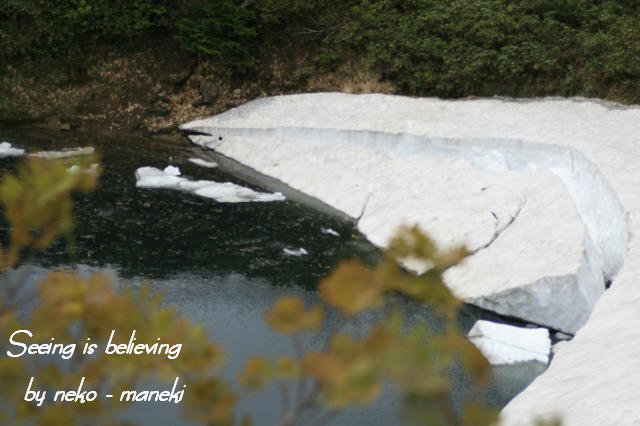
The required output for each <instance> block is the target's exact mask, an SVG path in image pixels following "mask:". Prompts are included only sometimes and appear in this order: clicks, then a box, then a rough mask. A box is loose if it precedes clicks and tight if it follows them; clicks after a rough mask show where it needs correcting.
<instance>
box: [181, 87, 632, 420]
mask: <svg viewBox="0 0 640 426" xmlns="http://www.w3.org/2000/svg"><path fill="white" fill-rule="evenodd" d="M267 112H268V113H267ZM300 126H308V127H307V128H304V127H300ZM185 127H186V128H194V129H195V128H200V129H202V130H204V129H208V130H204V131H205V132H207V131H209V133H211V134H215V135H218V134H220V135H222V136H225V135H228V134H232V133H233V134H237V135H240V134H244V135H249V136H250V135H254V136H267V135H270V136H272V137H277V135H280V136H282V135H283V134H285V135H286V136H287V137H294V136H295V137H298V136H302V138H304V136H305V135H307V137H308V138H309V137H316V138H317V139H323V138H329V137H331V136H333V140H334V142H335V141H336V140H341V141H343V142H344V143H351V144H355V143H362V141H369V142H368V143H374V142H375V141H376V140H377V139H376V138H377V136H379V135H381V134H382V133H383V132H384V135H385V138H386V139H385V140H386V142H385V144H386V146H387V147H388V148H389V149H391V148H392V147H394V146H395V147H396V148H397V149H400V148H402V145H403V142H404V141H409V142H411V141H413V142H416V143H414V144H413V145H412V146H413V147H418V144H417V142H420V141H422V143H423V144H424V145H425V146H428V147H430V149H434V148H435V147H438V148H439V149H440V148H442V149H444V148H447V147H451V150H452V151H456V150H457V151H462V152H466V153H469V156H470V157H475V158H478V159H481V160H482V161H478V162H477V163H476V164H479V163H483V162H485V163H491V164H492V165H494V166H495V165H496V164H498V165H500V164H501V163H503V164H505V165H506V166H508V167H516V166H518V165H524V166H525V167H526V166H527V164H532V163H531V161H533V164H534V165H540V166H544V165H545V164H546V167H549V168H550V169H551V170H552V171H553V172H554V173H556V174H557V175H559V177H560V178H561V179H562V181H563V183H564V185H565V186H566V187H567V190H568V191H569V193H570V195H571V197H572V199H573V200H574V204H575V205H576V208H577V210H578V212H579V214H580V216H581V218H582V219H583V221H584V222H585V224H586V225H587V226H588V229H589V233H590V235H591V239H592V241H593V242H594V245H595V246H596V248H597V250H598V253H599V254H600V257H601V259H602V262H603V264H604V265H605V266H604V271H605V275H606V277H607V279H611V278H613V277H615V280H614V282H613V285H612V286H611V288H610V289H609V290H608V291H607V292H605V293H604V294H603V296H602V297H601V298H600V299H599V300H598V302H597V303H596V306H595V309H594V310H593V312H592V314H591V316H590V318H589V320H588V321H587V323H586V324H585V325H584V326H583V327H582V328H581V329H580V331H579V332H578V333H577V334H576V336H575V337H574V339H573V340H572V341H571V342H568V343H566V344H564V345H563V346H562V349H561V350H560V351H558V352H557V353H556V354H555V356H554V358H553V360H552V362H551V364H550V367H549V368H548V369H547V370H546V371H545V372H544V373H543V374H542V375H541V376H539V377H538V378H537V379H536V380H535V381H534V382H533V383H532V384H531V385H530V386H529V387H527V389H525V390H524V391H523V392H522V393H520V394H519V395H518V396H517V397H516V398H514V399H513V400H512V401H511V402H510V403H509V404H508V405H507V407H505V409H504V410H503V411H502V413H501V420H502V424H503V425H507V426H510V425H532V424H535V419H536V418H537V417H539V416H543V417H549V416H553V415H559V416H560V417H561V418H562V421H563V424H565V425H568V426H584V425H633V424H637V422H638V419H640V404H638V403H637V396H638V395H640V369H639V368H638V360H640V343H639V342H640V327H637V326H635V325H636V324H638V323H639V322H640V308H639V306H640V297H639V296H638V294H639V291H638V277H639V276H640V242H639V241H638V239H637V238H635V239H632V240H631V241H630V242H629V231H631V232H632V233H634V234H636V235H638V234H639V233H640V225H639V224H640V191H638V188H637V182H638V181H640V169H638V167H637V165H638V164H640V152H639V151H638V146H640V107H637V106H633V107H623V106H619V105H613V104H606V103H602V102H594V101H586V100H581V99H537V100H529V101H523V100H518V101H509V100H500V99H482V100H463V101H443V100H439V99H414V98H402V97H392V96H383V95H362V96H355V95H343V94H322V95H300V96H293V97H281V98H267V99H263V100H260V101H257V102H254V103H252V104H250V105H248V106H247V108H245V107H241V108H238V109H236V110H231V111H229V112H228V113H225V114H223V115H221V116H217V117H213V118H211V119H206V120H201V121H198V122H194V123H189V124H187V125H185ZM292 129H293V130H292ZM296 129H298V130H296ZM336 129H338V131H336V132H334V130H336ZM363 129H364V130H363ZM371 129H375V130H376V132H377V133H376V132H371ZM365 130H366V131H367V132H369V133H367V135H366V136H365V135H363V134H364V133H365ZM294 131H299V133H300V134H297V135H293V134H291V133H292V132H294ZM305 132H306V133H305ZM314 132H315V136H314ZM332 132H334V133H333V135H332ZM394 141H395V142H394ZM413 142H412V143H413ZM404 146H405V147H406V145H404ZM493 148H497V149H495V150H494V149H493ZM425 149H426V148H425ZM474 150H477V151H479V152H478V153H477V154H475V151H474ZM491 151H496V152H497V153H498V154H499V156H495V155H494V156H493V158H491V157H490V156H489V154H490V153H491ZM471 154H474V155H471ZM497 157H500V158H501V159H504V160H501V159H499V160H498V161H496V158H497ZM489 160H491V161H489ZM517 160H520V161H517ZM522 160H526V161H522ZM534 160H535V161H534ZM494 166H491V167H494ZM622 206H624V208H623V207H622ZM625 209H626V211H628V212H629V219H630V221H627V217H626V211H625ZM525 243H526V242H520V244H519V245H518V246H516V247H513V250H518V249H519V248H520V247H522V246H523V245H524V244H525ZM627 243H629V247H628V248H629V251H628V253H627V252H626V249H627ZM625 254H626V258H625ZM548 256H552V254H550V255H548ZM623 260H624V264H623ZM621 265H622V267H621V268H620V266H621ZM616 272H617V275H616ZM487 279H491V277H488V278H487ZM567 303H568V304H570V303H571V301H568V302H567Z"/></svg>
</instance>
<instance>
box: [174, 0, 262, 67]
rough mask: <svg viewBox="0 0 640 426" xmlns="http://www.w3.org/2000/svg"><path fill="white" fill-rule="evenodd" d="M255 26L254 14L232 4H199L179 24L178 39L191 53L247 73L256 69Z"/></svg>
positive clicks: (220, 1)
mask: <svg viewBox="0 0 640 426" xmlns="http://www.w3.org/2000/svg"><path fill="white" fill-rule="evenodd" d="M254 24H255V14H254V13H253V12H252V11H249V10H246V9H244V8H241V7H239V6H237V5H235V4H234V3H233V2H232V1H231V0H218V1H212V2H203V3H197V4H196V5H194V7H193V8H191V9H190V10H187V15H186V16H185V17H183V18H181V19H179V20H178V21H177V24H176V28H177V35H176V38H177V39H178V40H179V42H180V45H181V46H182V48H183V49H185V50H187V51H189V52H192V53H196V54H198V55H205V56H211V57H215V58H221V59H222V60H223V62H224V63H225V64H227V65H229V66H230V67H231V68H233V69H234V70H236V71H245V70H247V69H249V68H251V66H252V65H253V57H252V52H251V45H252V43H253V42H254V41H255V38H256V35H257V33H256V30H255V28H254Z"/></svg>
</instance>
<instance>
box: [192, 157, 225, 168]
mask: <svg viewBox="0 0 640 426" xmlns="http://www.w3.org/2000/svg"><path fill="white" fill-rule="evenodd" d="M189 161H190V162H192V163H193V164H197V165H198V166H202V167H207V168H209V169H212V168H214V167H218V163H216V162H215V161H207V160H203V159H202V158H189Z"/></svg>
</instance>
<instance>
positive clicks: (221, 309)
mask: <svg viewBox="0 0 640 426" xmlns="http://www.w3.org/2000/svg"><path fill="white" fill-rule="evenodd" d="M0 139H2V140H9V141H11V142H13V144H14V146H18V147H21V148H25V149H27V151H32V150H36V149H38V150H39V149H49V150H50V149H57V148H61V147H63V146H87V145H91V146H95V147H96V149H97V150H98V151H99V152H100V154H101V156H102V163H103V166H104V174H103V177H102V179H101V186H100V188H99V189H98V190H97V191H96V192H95V193H93V194H91V195H89V196H82V197H78V198H77V201H76V209H75V215H76V229H75V235H76V245H77V247H76V256H75V257H74V258H73V259H71V258H70V257H69V256H68V254H67V250H66V247H65V245H64V244H63V243H60V244H57V245H56V246H55V247H53V248H52V249H50V250H48V251H47V252H46V253H45V254H44V255H43V256H41V257H40V258H39V259H38V264H39V265H40V266H39V267H38V268H36V271H37V273H34V274H33V277H34V278H35V277H36V276H38V275H39V274H41V273H43V271H44V270H46V269H49V268H52V267H59V266H69V265H74V264H75V265H77V264H79V265H82V266H81V267H80V268H79V269H80V270H84V271H87V270H93V269H98V270H101V271H108V272H109V273H111V274H114V275H117V276H119V277H121V278H125V279H127V280H130V281H131V282H132V283H133V284H134V285H137V284H139V283H140V282H141V280H142V279H143V278H149V279H151V282H152V287H153V288H154V289H156V290H161V291H163V292H164V293H165V294H166V301H167V303H170V304H173V305H176V306H178V307H179V308H180V310H181V311H182V312H183V313H184V314H185V315H187V316H189V317H191V318H192V319H193V320H195V321H198V322H201V323H203V324H204V325H205V326H206V328H207V329H208V330H209V331H210V333H211V336H212V338H213V340H214V341H216V342H219V343H221V344H223V346H224V347H225V349H226V352H227V354H228V363H227V366H226V369H225V373H224V374H225V375H226V376H227V377H228V378H229V379H233V378H234V377H235V376H236V375H237V373H238V371H239V370H240V368H241V366H242V365H243V364H244V362H245V361H246V360H247V359H248V358H249V357H250V356H251V355H252V354H255V353H258V352H260V353H263V354H265V355H274V356H275V355H277V354H283V353H291V354H293V349H292V347H291V345H290V342H289V341H288V340H287V339H285V338H283V337H282V336H279V335H276V334H274V333H273V332H271V330H270V329H269V328H268V327H266V326H265V324H264V322H263V320H262V314H263V312H264V310H265V309H266V308H267V307H268V306H270V305H271V303H272V302H273V301H274V300H275V299H277V298H278V297H279V296H280V295H282V294H285V293H286V294H291V293H295V294H297V295H299V296H301V297H303V298H304V299H306V300H307V301H308V302H313V301H315V300H316V296H315V294H314V292H313V288H314V285H315V283H316V282H317V280H318V279H319V278H320V277H322V276H324V275H325V274H326V273H327V272H328V271H329V270H330V269H331V268H332V267H333V266H334V265H335V264H336V263H337V262H338V261H339V260H340V259H344V258H347V257H351V256H359V257H362V258H365V259H366V260H367V261H369V262H374V261H375V259H376V258H377V256H378V251H377V250H376V249H375V248H374V247H372V246H371V245H370V244H369V243H368V242H367V241H366V240H365V239H364V238H362V236H361V235H359V234H358V233H357V232H355V231H354V230H353V227H352V226H351V225H350V224H347V223H344V222H341V221H340V220H338V219H336V218H333V217H330V216H327V215H324V214H321V213H318V212H316V211H314V210H312V209H310V208H308V207H306V206H303V205H300V204H298V203H295V202H292V201H285V202H273V203H243V204H220V203H216V202H214V201H213V200H210V199H205V198H198V197H197V196H195V195H190V194H185V193H180V192H176V191H170V190H145V189H137V188H136V187H135V177H134V172H135V170H136V169H137V168H138V167H141V166H154V167H158V168H164V167H165V166H166V165H168V164H174V165H177V166H179V167H180V169H181V170H182V172H183V174H184V175H186V176H188V177H191V178H194V179H209V180H218V181H227V180H229V181H233V182H237V183H240V184H243V185H245V186H247V184H246V183H245V182H241V181H238V180H237V179H234V178H233V177H232V176H229V175H227V174H225V173H224V171H221V170H218V169H207V168H202V167H199V166H197V165H195V164H193V163H190V162H189V161H188V159H189V158H190V157H192V156H193V155H192V153H191V152H190V148H189V146H188V145H186V144H185V145H184V146H177V145H170V144H167V143H164V144H160V143H154V142H152V141H148V140H120V139H113V138H95V137H91V136H88V135H78V134H68V133H65V134H62V135H60V134H47V133H45V132H43V131H40V130H38V131H37V132H35V131H28V130H5V131H1V130H0ZM14 164H15V162H13V161H12V160H3V162H2V167H5V168H11V167H13V165H14ZM256 189H260V188H256ZM323 228H332V229H334V230H336V231H337V232H338V233H339V234H340V236H338V237H336V236H334V235H330V234H327V233H323V232H322V229H323ZM2 233H3V235H2V238H3V239H6V225H4V226H3V228H2ZM287 247H288V248H294V249H297V248H299V247H304V248H305V249H306V251H307V252H308V255H306V256H302V257H292V256H287V255H285V253H284V252H283V249H284V248H287ZM401 303H403V304H404V307H405V309H406V311H407V312H408V314H409V317H410V319H411V320H410V322H413V323H424V322H427V323H429V324H431V325H433V326H434V327H437V324H436V322H435V321H434V319H433V317H432V316H431V313H430V311H429V310H428V309H427V308H425V307H423V306H418V305H417V304H413V303H408V302H406V301H403V302H401ZM481 315H482V316H484V315H485V314H483V313H481V312H480V311H478V310H476V309H474V308H471V307H465V308H464V310H463V312H462V313H461V320H460V323H461V327H463V329H469V328H470V327H471V325H472V324H473V321H474V320H475V319H477V318H478V317H479V316H481ZM375 317H376V315H375V314H373V315H371V316H370V318H369V322H372V321H373V320H374V319H375ZM305 344H306V345H309V346H313V345H317V344H318V341H317V340H316V341H314V340H308V341H307V342H306V343H305ZM543 368H544V367H543V366H542V365H540V364H527V365H518V366H514V367H501V368H496V369H494V374H493V377H494V380H493V383H492V385H491V387H490V388H489V389H488V390H487V391H486V392H485V394H484V395H483V397H484V398H485V399H486V400H487V401H489V402H490V403H491V404H492V405H495V406H498V407H501V406H503V405H504V404H506V403H507V402H508V401H509V400H510V399H511V398H513V397H514V396H515V395H516V394H517V393H518V392H519V391H520V390H522V389H523V388H524V387H525V386H526V385H527V384H528V383H530V381H531V380H533V378H535V377H536V376H537V375H538V374H540V373H541V372H542V370H543ZM452 377H453V382H454V386H455V392H454V404H455V405H459V404H460V401H461V400H462V399H464V398H467V397H468V396H469V389H468V384H467V383H466V382H465V380H464V377H463V376H462V375H461V374H459V373H456V372H452ZM399 408H400V404H399V401H398V399H397V397H396V396H395V395H394V394H393V393H392V392H390V391H387V392H385V394H384V395H383V397H382V398H381V399H380V400H379V401H378V402H377V403H376V404H374V405H373V406H371V407H367V408H364V409H354V410H351V411H349V412H347V413H344V414H341V415H340V416H338V417H336V418H335V420H334V421H333V422H332V423H331V424H336V425H337V424H348V425H356V424H396V423H398V422H399V420H398V410H399ZM239 413H240V414H243V413H251V414H252V416H253V418H254V420H255V423H256V424H259V425H269V424H274V422H275V421H276V420H277V415H278V414H279V413H280V405H279V401H277V395H276V392H273V389H271V392H269V390H268V391H267V392H263V393H260V394H257V395H254V396H250V397H248V398H246V399H244V400H243V401H242V402H241V404H240V406H239ZM128 417H130V418H132V419H135V420H137V421H138V422H139V423H142V424H154V425H175V424H182V423H183V421H182V420H181V419H180V417H179V412H178V410H177V409H176V408H175V406H172V405H163V404H153V403H140V404H137V405H136V406H135V408H134V409H132V410H131V411H130V412H129V413H128Z"/></svg>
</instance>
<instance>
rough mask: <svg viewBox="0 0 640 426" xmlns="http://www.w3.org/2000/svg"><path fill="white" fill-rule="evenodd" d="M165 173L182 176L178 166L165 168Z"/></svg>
mask: <svg viewBox="0 0 640 426" xmlns="http://www.w3.org/2000/svg"><path fill="white" fill-rule="evenodd" d="M164 173H165V174H167V175H169V176H180V175H181V174H182V173H181V172H180V169H179V168H177V167H176V166H172V165H168V166H167V167H165V168H164Z"/></svg>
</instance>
